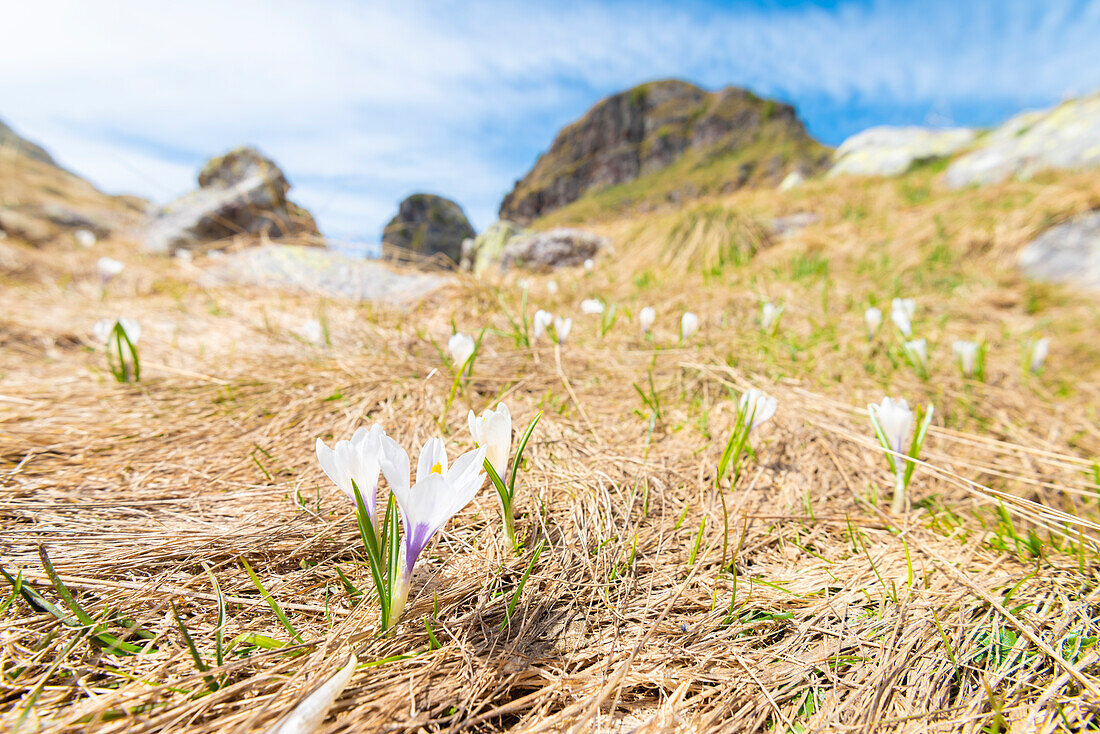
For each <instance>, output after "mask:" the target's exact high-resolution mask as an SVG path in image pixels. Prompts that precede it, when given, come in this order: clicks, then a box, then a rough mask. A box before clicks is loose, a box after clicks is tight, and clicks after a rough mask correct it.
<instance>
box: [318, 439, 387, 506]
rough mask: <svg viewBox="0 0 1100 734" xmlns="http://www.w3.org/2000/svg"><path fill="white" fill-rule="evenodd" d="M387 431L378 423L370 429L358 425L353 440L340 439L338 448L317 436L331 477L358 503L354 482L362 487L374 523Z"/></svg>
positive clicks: (361, 490) (321, 461)
mask: <svg viewBox="0 0 1100 734" xmlns="http://www.w3.org/2000/svg"><path fill="white" fill-rule="evenodd" d="M385 436H386V432H385V431H383V430H382V426H380V425H378V424H377V423H375V424H374V425H373V426H371V427H370V428H369V429H368V428H363V427H360V428H357V429H355V433H353V434H352V435H351V440H350V441H349V440H341V441H337V442H336V444H335V448H329V447H328V445H326V444H325V442H324V441H322V440H321V439H317V444H316V449H317V461H319V462H320V463H321V468H322V469H323V470H324V472H325V474H327V475H328V478H329V479H331V480H332V483H333V484H335V485H336V486H337V487H339V488H340V490H341V491H342V492H343V493H344V494H346V495H347V496H348V499H350V500H351V501H352V502H353V503H354V502H355V492H354V490H353V489H352V482H353V481H354V482H355V486H356V487H358V488H359V494H360V496H362V498H363V505H364V506H365V507H366V508H367V515H368V516H369V517H370V519H371V522H372V523H375V525H377V504H378V476H379V472H381V470H382V466H381V460H382V439H383V438H385Z"/></svg>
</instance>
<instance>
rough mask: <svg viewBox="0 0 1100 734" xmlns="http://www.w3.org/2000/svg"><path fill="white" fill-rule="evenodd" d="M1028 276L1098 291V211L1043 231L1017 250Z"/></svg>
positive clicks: (1099, 214)
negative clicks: (1021, 248)
mask: <svg viewBox="0 0 1100 734" xmlns="http://www.w3.org/2000/svg"><path fill="white" fill-rule="evenodd" d="M1019 264H1020V268H1021V269H1022V270H1023V271H1024V273H1026V274H1027V275H1028V276H1029V277H1031V278H1035V279H1037V280H1046V281H1051V282H1055V283H1072V284H1075V285H1079V286H1082V287H1085V288H1088V289H1091V290H1096V291H1100V210H1097V211H1092V212H1088V213H1086V214H1082V215H1080V216H1078V217H1075V218H1074V219H1071V220H1070V221H1068V222H1065V223H1063V224H1058V225H1055V226H1053V227H1051V228H1050V229H1048V230H1046V231H1045V232H1043V233H1042V234H1040V235H1039V236H1038V237H1036V238H1035V239H1034V240H1032V241H1031V243H1030V244H1028V245H1027V246H1026V247H1025V248H1024V249H1023V250H1021V251H1020V259H1019Z"/></svg>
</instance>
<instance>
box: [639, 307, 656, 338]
mask: <svg viewBox="0 0 1100 734" xmlns="http://www.w3.org/2000/svg"><path fill="white" fill-rule="evenodd" d="M656 320H657V312H656V311H655V310H654V309H653V307H652V306H646V307H645V308H643V309H642V310H641V312H640V313H639V314H638V323H639V324H640V325H641V327H642V331H643V332H644V333H647V334H648V333H649V330H650V329H651V328H653V322H654V321H656Z"/></svg>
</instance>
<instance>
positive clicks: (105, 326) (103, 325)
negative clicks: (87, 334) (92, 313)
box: [92, 319, 115, 342]
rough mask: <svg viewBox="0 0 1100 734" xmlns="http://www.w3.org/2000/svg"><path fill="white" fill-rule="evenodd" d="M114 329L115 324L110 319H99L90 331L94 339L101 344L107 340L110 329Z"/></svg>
mask: <svg viewBox="0 0 1100 734" xmlns="http://www.w3.org/2000/svg"><path fill="white" fill-rule="evenodd" d="M113 328H115V322H114V321H112V320H111V319H100V320H99V321H97V322H95V326H94V327H92V331H93V332H94V333H95V338H96V339H98V340H99V341H101V342H106V341H107V338H108V337H110V336H111V329H113Z"/></svg>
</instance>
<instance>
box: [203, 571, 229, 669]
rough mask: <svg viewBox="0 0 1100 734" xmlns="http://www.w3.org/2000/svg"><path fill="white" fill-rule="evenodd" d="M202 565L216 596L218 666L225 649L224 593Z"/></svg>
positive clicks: (215, 650) (216, 654)
mask: <svg viewBox="0 0 1100 734" xmlns="http://www.w3.org/2000/svg"><path fill="white" fill-rule="evenodd" d="M202 567H203V570H204V571H206V575H207V576H209V577H210V583H211V585H212V586H213V587H214V595H215V596H217V597H218V626H217V627H216V628H215V629H214V659H215V660H216V661H217V663H218V667H219V668H220V667H221V666H222V665H224V664H225V650H224V645H223V644H222V643H223V637H224V635H225V629H224V627H225V595H224V594H222V587H221V586H220V585H219V584H218V578H217V577H216V576H215V575H214V572H213V571H211V570H210V567H209V566H207V565H206V564H205V563H204V564H203V565H202Z"/></svg>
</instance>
